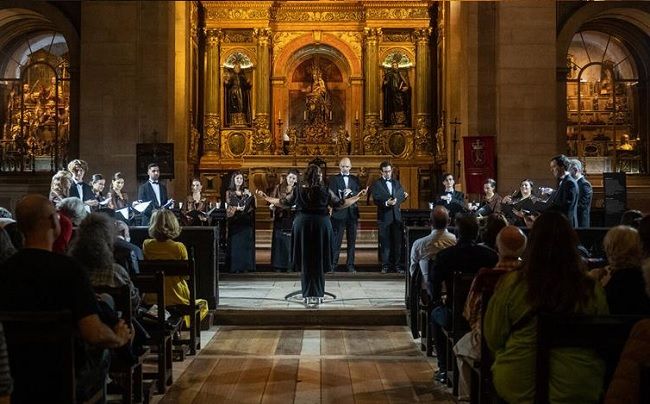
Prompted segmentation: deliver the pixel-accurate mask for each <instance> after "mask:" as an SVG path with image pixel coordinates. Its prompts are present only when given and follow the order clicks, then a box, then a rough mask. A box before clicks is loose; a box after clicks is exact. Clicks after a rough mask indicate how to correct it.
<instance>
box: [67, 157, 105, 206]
mask: <svg viewBox="0 0 650 404" xmlns="http://www.w3.org/2000/svg"><path fill="white" fill-rule="evenodd" d="M68 171H70V174H72V184H71V185H70V195H69V196H70V197H76V198H79V199H81V200H82V201H83V202H84V203H85V204H86V205H88V206H97V205H98V203H99V202H97V199H95V193H94V192H93V187H91V186H90V185H89V184H87V183H85V182H84V174H86V171H88V164H87V163H86V162H85V161H83V160H79V159H74V160H72V161H71V162H69V163H68Z"/></svg>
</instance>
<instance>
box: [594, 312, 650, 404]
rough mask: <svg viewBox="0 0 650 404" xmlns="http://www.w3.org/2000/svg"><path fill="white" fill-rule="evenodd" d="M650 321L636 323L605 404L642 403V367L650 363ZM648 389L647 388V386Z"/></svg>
mask: <svg viewBox="0 0 650 404" xmlns="http://www.w3.org/2000/svg"><path fill="white" fill-rule="evenodd" d="M648 341H650V319H643V320H641V321H639V322H638V323H636V324H635V325H634V327H633V328H632V331H630V336H629V337H628V339H627V342H626V343H625V346H624V347H623V352H622V353H621V357H620V359H619V361H618V365H617V366H616V371H615V372H614V376H613V377H612V381H611V382H610V383H609V387H608V389H607V393H606V394H605V400H604V403H605V404H628V403H640V402H641V398H640V397H639V393H640V391H641V383H644V381H642V380H641V366H648V364H649V363H650V343H648ZM646 387H647V386H646Z"/></svg>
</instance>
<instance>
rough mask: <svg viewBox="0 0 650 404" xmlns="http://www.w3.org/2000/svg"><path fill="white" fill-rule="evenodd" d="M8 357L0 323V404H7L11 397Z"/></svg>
mask: <svg viewBox="0 0 650 404" xmlns="http://www.w3.org/2000/svg"><path fill="white" fill-rule="evenodd" d="M9 370H10V369H9V355H8V354H7V344H6V343H5V333H4V329H3V328H2V323H0V404H9V403H10V400H9V397H10V395H11V388H12V382H11V372H10V371H9Z"/></svg>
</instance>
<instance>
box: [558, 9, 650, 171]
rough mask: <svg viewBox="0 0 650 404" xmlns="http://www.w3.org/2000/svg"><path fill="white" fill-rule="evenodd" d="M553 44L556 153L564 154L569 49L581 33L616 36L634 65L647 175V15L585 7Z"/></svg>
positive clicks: (649, 31) (649, 71) (649, 89)
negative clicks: (586, 31) (590, 32)
mask: <svg viewBox="0 0 650 404" xmlns="http://www.w3.org/2000/svg"><path fill="white" fill-rule="evenodd" d="M559 28H560V30H559V32H558V35H557V41H556V68H557V73H558V74H557V117H558V120H557V128H558V131H557V141H558V150H563V148H562V144H563V143H566V127H567V125H566V122H567V108H566V106H567V90H566V82H565V79H564V76H565V71H566V70H565V69H566V56H567V53H568V52H569V48H570V46H571V41H572V39H573V36H574V35H575V34H576V33H577V32H579V31H583V30H589V31H598V32H602V33H604V34H609V35H612V36H615V37H616V38H618V39H619V40H621V42H622V43H623V45H624V46H625V47H626V48H627V49H628V50H629V52H630V54H631V59H632V60H633V61H634V64H635V67H636V70H637V78H638V85H637V89H638V99H637V102H638V104H637V108H638V110H639V112H638V114H639V120H638V135H639V136H640V138H641V139H642V140H643V139H646V141H644V142H643V143H644V144H645V145H646V147H645V149H643V150H640V152H641V158H642V162H641V167H642V170H643V169H645V171H646V173H647V172H649V171H650V161H649V156H650V144H648V142H647V138H648V136H649V135H650V119H648V116H647V111H648V108H649V106H650V83H649V81H650V47H649V46H648V45H647V43H648V38H650V13H648V12H647V11H644V10H642V9H639V8H635V7H621V6H620V4H618V3H615V2H597V3H593V2H590V3H587V4H584V5H582V6H581V7H580V8H579V9H577V10H575V11H574V12H573V13H572V14H571V15H570V16H569V17H568V18H567V19H566V21H565V22H564V23H563V24H562V25H561V26H560V27H559Z"/></svg>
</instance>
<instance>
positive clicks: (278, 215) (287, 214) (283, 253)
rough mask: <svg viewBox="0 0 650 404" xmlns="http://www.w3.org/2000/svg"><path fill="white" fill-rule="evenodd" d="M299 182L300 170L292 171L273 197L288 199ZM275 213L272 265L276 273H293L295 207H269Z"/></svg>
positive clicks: (272, 194) (276, 189)
mask: <svg viewBox="0 0 650 404" xmlns="http://www.w3.org/2000/svg"><path fill="white" fill-rule="evenodd" d="M297 182H298V170H295V169H291V170H289V172H288V173H287V176H286V177H285V178H284V180H283V181H282V182H281V183H280V184H278V185H277V186H276V187H275V189H274V190H273V193H271V197H273V198H278V199H288V195H290V194H291V193H293V190H294V189H295V188H296V186H297ZM269 208H271V210H272V211H273V241H272V242H271V265H272V266H273V270H274V271H276V272H281V271H291V270H293V264H292V262H291V229H292V228H293V220H294V218H295V216H296V212H295V210H294V209H293V207H288V208H285V207H282V206H276V205H273V204H271V205H269Z"/></svg>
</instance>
